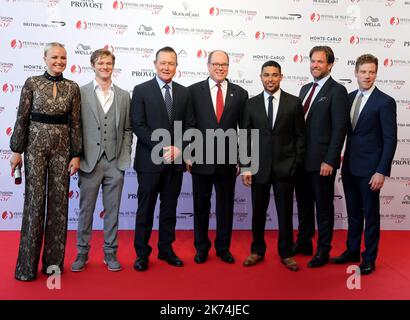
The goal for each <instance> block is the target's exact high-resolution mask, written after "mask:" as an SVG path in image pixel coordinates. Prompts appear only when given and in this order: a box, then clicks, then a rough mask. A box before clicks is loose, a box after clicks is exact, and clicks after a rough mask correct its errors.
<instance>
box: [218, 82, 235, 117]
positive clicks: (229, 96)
mask: <svg viewBox="0 0 410 320" xmlns="http://www.w3.org/2000/svg"><path fill="white" fill-rule="evenodd" d="M226 81H227V82H228V86H227V88H226V97H225V104H224V110H223V112H222V116H221V120H220V122H222V120H223V118H224V115H225V114H226V113H227V111H228V109H229V107H230V106H231V104H232V99H233V97H234V94H235V90H234V89H233V88H232V86H231V85H230V83H229V81H228V80H226Z"/></svg>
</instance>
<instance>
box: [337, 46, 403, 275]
mask: <svg viewBox="0 0 410 320" xmlns="http://www.w3.org/2000/svg"><path fill="white" fill-rule="evenodd" d="M377 67H378V60H377V58H376V57H375V56H373V55H371V54H364V55H362V56H360V57H359V58H357V60H356V67H355V76H356V78H357V83H358V85H359V90H355V91H353V92H351V93H350V94H349V104H350V105H351V111H350V120H351V125H349V129H348V133H347V141H346V151H345V154H344V158H343V166H342V181H343V189H344V192H345V197H346V208H347V214H348V233H347V242H346V245H347V250H346V251H345V252H343V253H342V254H341V255H340V256H338V257H335V258H332V259H331V261H332V262H333V263H337V264H342V263H348V262H359V261H360V248H361V238H362V233H363V227H364V244H365V251H364V252H363V253H362V262H361V264H360V265H359V267H360V271H361V274H370V273H372V272H373V271H374V270H375V268H376V264H375V261H376V257H377V251H378V244H379V239H380V199H379V196H380V189H381V188H382V187H383V184H384V181H385V177H386V176H389V175H390V170H391V163H392V161H393V157H394V153H395V151H396V145H397V123H396V102H395V100H394V99H393V98H392V97H390V96H388V95H387V94H385V93H383V92H381V91H380V90H379V89H377V87H376V86H375V84H374V83H375V80H376V76H377Z"/></svg>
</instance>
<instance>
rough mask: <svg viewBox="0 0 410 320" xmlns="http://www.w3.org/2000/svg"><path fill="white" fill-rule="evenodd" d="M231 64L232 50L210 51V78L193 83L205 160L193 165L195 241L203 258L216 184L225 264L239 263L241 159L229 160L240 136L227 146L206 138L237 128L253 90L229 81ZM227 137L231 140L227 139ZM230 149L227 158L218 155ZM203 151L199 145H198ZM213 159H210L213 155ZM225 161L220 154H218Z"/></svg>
mask: <svg viewBox="0 0 410 320" xmlns="http://www.w3.org/2000/svg"><path fill="white" fill-rule="evenodd" d="M228 69H229V57H228V54H227V53H226V52H224V51H221V50H215V51H212V52H211V53H210V54H209V55H208V71H209V78H208V79H206V80H204V81H201V82H198V83H195V84H193V85H191V86H190V87H189V90H190V92H191V97H192V106H193V111H194V116H195V120H196V128H197V129H199V130H200V131H201V133H202V136H203V149H201V150H200V151H202V156H203V157H202V159H203V160H204V163H199V162H198V161H197V162H194V163H193V165H192V168H190V169H189V170H191V172H192V184H193V193H194V234H195V240H194V245H195V249H196V255H195V258H194V260H195V262H196V263H204V262H205V261H206V260H207V257H208V251H209V249H210V248H211V241H210V240H209V238H208V227H209V213H210V209H211V195H212V187H213V186H215V191H216V224H217V227H216V239H215V249H216V254H217V256H218V257H220V258H221V260H222V261H224V262H226V263H234V262H235V260H234V258H233V256H232V254H231V253H230V251H229V249H230V244H231V235H232V224H233V204H234V195H235V182H236V176H237V173H238V165H237V161H235V163H229V146H230V147H231V149H232V148H235V149H234V151H235V153H237V147H238V146H237V140H235V142H234V143H233V144H230V145H229V144H225V146H224V147H216V145H217V143H216V139H214V138H213V137H209V136H208V137H207V136H206V131H207V130H210V131H213V130H217V129H219V132H227V130H230V131H231V132H232V131H234V132H236V130H237V128H238V124H239V121H240V115H241V112H242V109H243V108H244V106H245V103H246V100H247V99H248V92H247V91H246V90H244V89H242V88H241V87H239V86H237V85H235V84H233V83H231V82H229V81H227V80H226V77H227V75H228ZM225 142H226V140H225ZM211 145H212V146H215V149H214V156H213V157H212V156H211V158H212V159H211V161H210V162H211V163H205V160H206V159H207V156H208V158H210V157H209V155H210V154H208V155H207V152H206V146H208V147H209V146H211ZM224 152H225V156H224V158H223V159H222V161H218V163H217V158H218V155H219V158H221V156H222V155H223V153H224ZM196 156H198V150H196ZM208 160H209V159H208ZM219 160H221V159H219Z"/></svg>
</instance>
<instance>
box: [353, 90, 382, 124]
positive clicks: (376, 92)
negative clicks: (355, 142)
mask: <svg viewBox="0 0 410 320" xmlns="http://www.w3.org/2000/svg"><path fill="white" fill-rule="evenodd" d="M378 95H379V89H377V88H374V90H373V92H372V94H371V95H370V96H369V98H368V99H367V101H366V103H365V105H364V106H363V109H362V111H361V112H360V114H359V119H357V123H356V127H355V130H356V128H358V127H359V125H360V122H362V121H363V120H362V119H363V117H364V116H365V115H366V112H367V111H368V110H369V109H370V108H371V106H373V105H374V104H375V103H376V102H377V96H378Z"/></svg>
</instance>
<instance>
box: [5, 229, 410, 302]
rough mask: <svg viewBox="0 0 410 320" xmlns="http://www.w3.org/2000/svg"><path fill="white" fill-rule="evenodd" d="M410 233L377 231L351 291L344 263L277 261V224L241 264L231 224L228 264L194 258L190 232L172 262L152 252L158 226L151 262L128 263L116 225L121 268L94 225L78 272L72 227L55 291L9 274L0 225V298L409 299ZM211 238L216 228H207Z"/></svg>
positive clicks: (126, 241) (337, 238) (339, 240)
mask: <svg viewBox="0 0 410 320" xmlns="http://www.w3.org/2000/svg"><path fill="white" fill-rule="evenodd" d="M409 235H410V233H409V232H408V231H382V236H381V243H380V251H379V258H378V260H377V265H376V267H377V269H376V272H375V273H374V274H372V275H370V276H363V277H362V278H361V289H360V290H349V289H348V288H347V286H346V281H347V279H348V277H349V276H350V274H347V273H346V268H347V266H344V265H342V266H341V265H332V264H329V265H326V266H324V267H322V268H318V269H310V268H307V267H306V264H307V262H308V261H309V257H304V256H297V257H296V260H297V262H298V263H299V265H300V267H301V270H300V271H299V272H291V271H289V270H287V269H285V267H284V266H283V265H282V264H281V263H280V260H279V257H278V255H277V250H276V241H277V231H268V232H266V242H267V244H268V252H267V254H266V258H265V260H264V261H263V262H262V263H260V264H258V265H256V266H254V267H251V268H245V267H243V266H242V261H243V260H244V259H245V258H246V256H247V255H248V254H249V247H250V241H251V232H250V231H234V232H233V239H232V248H231V251H232V253H233V255H234V256H235V258H236V263H235V264H233V265H228V264H225V263H223V262H221V261H220V260H219V258H217V257H216V256H215V251H214V250H213V249H212V250H211V252H210V256H209V260H208V262H206V263H205V264H202V265H197V264H195V263H194V261H193V256H194V254H195V250H194V248H193V232H192V231H177V240H176V242H175V244H174V250H175V252H176V253H177V254H178V256H179V257H180V258H181V259H182V260H183V261H184V263H185V266H184V267H183V268H175V267H172V266H170V265H168V264H167V263H165V262H164V261H160V260H158V259H157V258H156V255H157V250H156V243H157V232H155V231H154V232H153V234H152V239H151V242H150V243H151V245H152V247H153V248H154V250H153V253H152V255H151V257H150V268H149V270H148V271H146V272H137V271H134V269H133V267H132V266H133V263H134V260H135V252H134V248H133V237H134V233H133V232H131V231H120V232H119V250H118V258H119V261H120V262H121V263H122V265H123V270H122V271H120V272H109V271H108V270H107V269H106V266H105V265H104V264H103V250H102V244H103V233H102V232H101V231H94V233H93V239H92V244H91V245H92V247H91V252H90V260H89V262H88V264H87V267H86V269H85V270H84V271H83V272H79V273H73V272H71V271H70V265H71V263H72V262H73V260H74V259H75V256H76V247H75V243H76V233H75V232H73V231H70V232H68V241H67V251H66V260H65V266H64V267H65V272H64V274H63V276H62V279H61V290H49V289H47V286H46V282H47V277H46V276H44V275H42V274H41V273H39V275H38V279H37V280H36V281H34V282H28V283H24V282H20V281H17V280H15V279H14V268H15V263H16V259H17V252H18V242H19V232H11V231H3V232H0V252H1V260H0V299H138V300H141V299H150V300H156V299H164V300H180V299H183V300H197V299H200V300H204V299H206V300H208V299H214V300H220V299H229V300H265V299H266V300H276V299H307V300H310V299H365V300H366V299H410V255H409V254H408V252H409V251H408V248H409V247H410V236H409ZM345 237H346V232H345V231H335V234H334V240H333V246H334V247H333V250H332V254H333V255H338V254H340V253H341V252H342V251H343V250H344V243H345ZM211 238H212V239H213V238H214V233H213V232H211Z"/></svg>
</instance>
